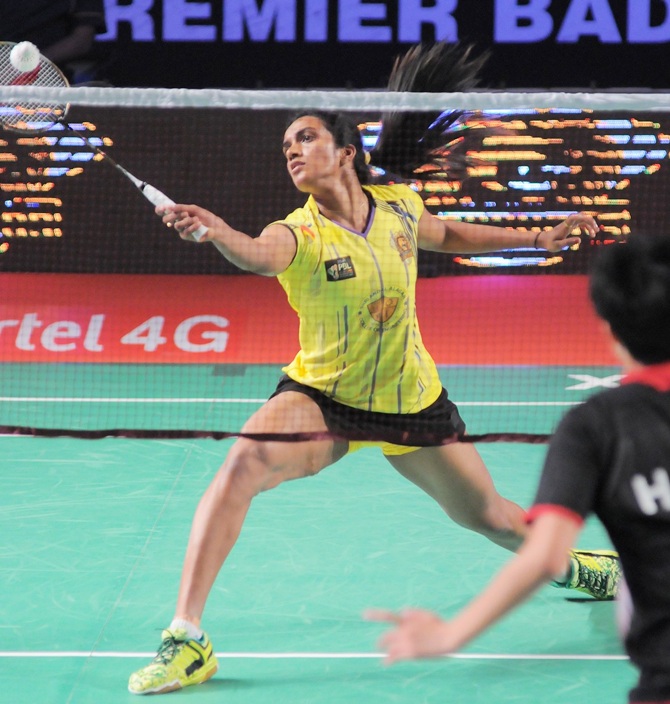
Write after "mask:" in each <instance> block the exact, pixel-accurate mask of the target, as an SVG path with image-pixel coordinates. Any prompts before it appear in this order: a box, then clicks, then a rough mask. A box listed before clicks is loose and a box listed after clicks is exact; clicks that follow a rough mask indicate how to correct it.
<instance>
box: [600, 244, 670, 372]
mask: <svg viewBox="0 0 670 704" xmlns="http://www.w3.org/2000/svg"><path fill="white" fill-rule="evenodd" d="M598 254H599V256H597V257H596V259H595V262H594V265H593V268H592V270H591V275H590V293H591V299H592V301H593V304H594V306H595V308H596V311H597V313H598V315H599V316H600V317H601V318H602V319H603V320H606V321H607V322H608V323H609V324H610V327H611V328H612V332H613V333H614V335H615V336H616V337H617V339H619V340H620V341H621V343H622V344H623V345H624V346H625V347H626V348H627V349H628V351H629V352H630V353H631V355H632V356H633V357H634V358H635V359H636V360H637V361H638V362H642V363H643V364H658V363H659V362H667V361H670V237H668V236H658V235H646V234H645V235H636V236H632V237H631V238H630V239H629V241H628V242H627V243H626V244H617V245H610V246H608V247H605V248H603V250H601V251H600V252H599V253H598Z"/></svg>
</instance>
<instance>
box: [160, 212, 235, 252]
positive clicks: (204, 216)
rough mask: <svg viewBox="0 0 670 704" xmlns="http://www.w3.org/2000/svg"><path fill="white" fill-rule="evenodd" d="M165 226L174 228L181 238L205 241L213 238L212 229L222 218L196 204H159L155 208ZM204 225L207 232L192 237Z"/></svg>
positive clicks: (218, 224) (221, 221) (219, 223)
mask: <svg viewBox="0 0 670 704" xmlns="http://www.w3.org/2000/svg"><path fill="white" fill-rule="evenodd" d="M156 214H157V215H159V216H160V217H161V218H162V220H163V222H164V223H165V225H166V226H167V227H171V228H174V230H175V232H176V233H177V234H178V235H179V236H180V237H181V238H182V239H183V240H189V241H191V242H207V241H208V240H211V239H213V238H214V237H213V234H214V233H213V230H214V229H215V228H216V227H218V226H220V225H221V224H222V223H223V220H222V219H221V218H220V217H218V216H217V215H214V213H211V212H210V211H209V210H206V209H205V208H201V207H200V206H198V205H186V204H184V203H175V204H174V205H159V206H158V207H157V208H156ZM203 226H204V227H206V228H207V232H205V233H203V234H201V235H200V236H199V237H194V236H193V233H195V232H196V231H197V230H198V229H199V228H201V227H203Z"/></svg>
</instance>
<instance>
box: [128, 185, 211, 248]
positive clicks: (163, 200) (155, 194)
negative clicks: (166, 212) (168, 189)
mask: <svg viewBox="0 0 670 704" xmlns="http://www.w3.org/2000/svg"><path fill="white" fill-rule="evenodd" d="M138 188H139V189H140V191H142V195H143V196H144V197H145V198H146V199H147V200H148V201H149V202H150V203H153V204H154V205H155V206H156V207H158V206H161V205H174V204H175V203H174V201H173V200H172V198H168V196H166V195H165V193H163V192H162V191H159V190H158V189H157V188H156V187H155V186H152V185H151V184H150V183H146V182H142V183H141V184H140V185H139V186H138ZM208 229H209V228H207V227H205V226H204V225H200V227H199V228H198V229H197V230H196V231H195V232H192V233H191V237H193V239H194V240H195V241H196V242H200V240H201V239H202V238H203V237H204V236H205V235H206V234H207V230H208Z"/></svg>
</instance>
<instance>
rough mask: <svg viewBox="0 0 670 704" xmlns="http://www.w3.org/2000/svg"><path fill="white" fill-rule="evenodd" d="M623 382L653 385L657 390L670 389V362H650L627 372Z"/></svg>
mask: <svg viewBox="0 0 670 704" xmlns="http://www.w3.org/2000/svg"><path fill="white" fill-rule="evenodd" d="M621 383H622V384H644V385H645V386H651V387H653V388H654V389H656V391H670V362H662V363H661V364H649V365H648V366H646V367H641V368H640V369H636V370H635V371H634V372H631V373H630V374H627V375H626V376H625V377H624V378H623V379H622V380H621Z"/></svg>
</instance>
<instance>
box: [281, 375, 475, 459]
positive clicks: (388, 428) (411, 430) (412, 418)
mask: <svg viewBox="0 0 670 704" xmlns="http://www.w3.org/2000/svg"><path fill="white" fill-rule="evenodd" d="M285 391H298V392H299V393H302V394H305V395H306V396H309V397H310V398H311V399H312V400H313V401H314V402H315V403H316V405H317V406H318V407H319V408H320V409H321V412H322V413H323V417H324V420H325V423H326V427H327V428H328V431H329V432H331V433H332V434H333V435H335V436H337V437H338V438H342V439H345V440H349V441H359V442H365V443H374V444H378V443H391V444H393V445H403V446H407V447H435V446H438V445H444V444H446V443H448V442H454V441H455V440H458V439H459V438H460V437H462V436H463V435H465V423H464V422H463V420H462V418H461V416H460V415H459V413H458V408H456V404H454V403H453V402H452V401H450V400H449V397H448V395H447V391H446V389H442V393H441V394H440V395H439V397H438V398H437V400H436V401H435V402H434V403H432V404H431V405H430V406H428V408H424V409H423V410H422V411H419V412H418V413H378V412H374V411H364V410H361V409H360V408H353V407H352V406H346V405H345V404H343V403H338V402H337V401H334V400H333V399H332V398H330V397H329V396H326V394H324V393H322V392H321V391H318V390H317V389H314V388H312V387H311V386H306V385H305V384H300V383H299V382H297V381H294V380H293V379H291V378H290V377H289V376H286V375H284V376H282V378H281V379H280V380H279V383H278V384H277V388H276V389H275V391H274V393H273V394H272V396H271V397H270V398H272V397H274V396H277V395H278V394H281V393H283V392H285ZM387 454H401V453H393V452H390V453H387Z"/></svg>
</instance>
